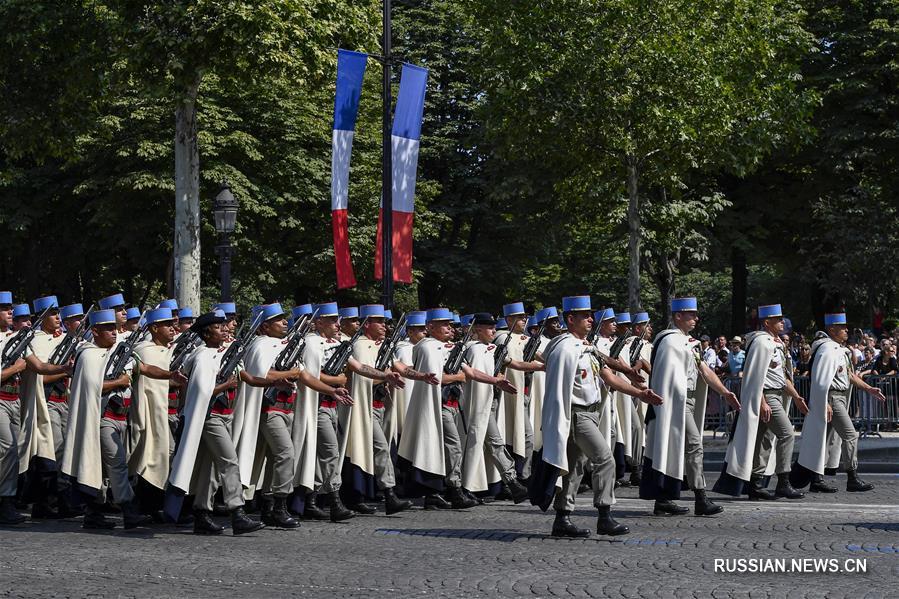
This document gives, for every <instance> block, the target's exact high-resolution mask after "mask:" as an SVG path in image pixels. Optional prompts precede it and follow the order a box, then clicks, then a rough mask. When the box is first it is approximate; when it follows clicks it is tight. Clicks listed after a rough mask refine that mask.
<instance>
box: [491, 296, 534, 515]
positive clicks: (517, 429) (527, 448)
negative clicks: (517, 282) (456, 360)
mask: <svg viewBox="0 0 899 599" xmlns="http://www.w3.org/2000/svg"><path fill="white" fill-rule="evenodd" d="M482 316H483V315H482ZM503 317H504V318H505V319H506V324H507V325H508V327H509V331H508V332H506V333H500V334H497V336H496V339H495V340H494V343H495V344H496V345H498V346H499V345H502V344H503V343H505V340H506V336H508V337H509V342H508V347H507V350H508V356H509V358H510V359H511V360H514V361H515V362H517V363H521V361H522V359H523V357H524V356H523V351H524V346H525V345H526V344H527V342H528V336H527V335H526V334H525V324H526V323H527V314H526V313H525V310H524V304H523V303H522V302H513V303H511V304H506V305H504V306H503ZM482 319H483V318H482ZM491 320H492V319H491ZM504 374H505V376H506V378H507V379H508V380H509V382H510V383H511V384H512V386H513V387H515V389H516V391H515V392H514V393H509V392H504V393H499V392H497V394H496V395H497V401H496V402H495V406H494V408H493V411H494V414H495V415H496V416H495V417H496V422H497V425H498V428H497V430H496V432H497V433H499V435H500V437H501V438H502V439H504V440H505V444H506V445H508V446H509V447H510V448H511V451H512V455H513V456H514V460H515V465H516V471H517V472H518V474H519V475H521V477H522V478H525V475H524V472H523V469H524V463H525V461H526V459H527V457H528V456H529V455H531V453H533V451H534V430H533V428H532V427H531V421H530V419H529V418H527V415H528V406H527V394H526V388H525V373H524V371H522V370H516V369H512V370H511V372H507V371H504ZM493 440H495V439H491V442H492V441H493ZM504 484H506V485H507V486H508V484H507V483H505V482H504ZM513 496H514V494H513ZM522 499H523V494H522Z"/></svg>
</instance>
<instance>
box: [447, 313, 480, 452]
mask: <svg viewBox="0 0 899 599" xmlns="http://www.w3.org/2000/svg"><path fill="white" fill-rule="evenodd" d="M472 334H474V326H470V327H468V331H466V333H465V336H464V337H462V340H461V341H457V342H456V345H454V346H453V349H451V350H450V353H449V355H448V356H447V357H446V362H444V364H443V372H444V373H445V374H459V371H460V370H462V362H463V360H464V359H465V346H466V345H467V344H468V342H469V341H470V340H471V336H472ZM441 395H442V398H443V400H444V401H446V400H447V399H456V400H458V399H459V398H461V397H462V384H461V383H450V384H449V385H444V386H443V389H442V390H441ZM459 416H460V417H461V419H462V429H463V431H464V432H465V434H466V435H467V434H468V421H467V419H466V418H465V412H464V411H463V409H462V404H461V403H460V404H459Z"/></svg>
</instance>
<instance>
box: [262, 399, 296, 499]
mask: <svg viewBox="0 0 899 599" xmlns="http://www.w3.org/2000/svg"><path fill="white" fill-rule="evenodd" d="M292 427H293V414H287V413H285V412H265V413H263V414H262V426H261V428H262V436H263V437H264V438H265V444H266V445H267V446H268V457H269V458H270V464H269V466H268V468H271V489H270V490H271V492H272V493H273V494H274V495H275V497H287V496H288V495H290V493H291V492H292V491H293V473H294V463H295V460H294V455H293V437H292V436H291V432H290V431H291V429H292ZM266 478H268V477H266ZM266 486H268V485H266ZM267 490H268V489H267Z"/></svg>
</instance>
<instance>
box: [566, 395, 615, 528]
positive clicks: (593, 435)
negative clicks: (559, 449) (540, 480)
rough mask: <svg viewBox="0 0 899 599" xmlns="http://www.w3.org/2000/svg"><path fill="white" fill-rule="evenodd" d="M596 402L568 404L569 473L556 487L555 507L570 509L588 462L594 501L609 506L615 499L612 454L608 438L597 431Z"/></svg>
mask: <svg viewBox="0 0 899 599" xmlns="http://www.w3.org/2000/svg"><path fill="white" fill-rule="evenodd" d="M599 406H600V404H599V403H596V404H594V405H592V406H589V407H583V406H576V405H572V406H571V432H570V433H569V434H568V447H567V454H568V470H569V471H568V474H566V475H565V476H563V477H562V488H561V489H560V490H558V491H556V498H555V502H554V504H553V507H554V508H555V509H556V511H567V512H570V511H573V510H574V503H575V501H574V500H575V497H577V490H578V487H579V486H580V484H581V479H582V478H583V476H584V469H585V467H586V466H587V464H588V462H589V463H590V465H591V466H592V482H593V505H594V506H596V507H602V506H610V505H612V504H613V503H614V502H615V495H614V491H615V458H614V457H613V456H612V450H611V448H610V447H609V442H608V441H607V440H606V439H605V438H604V437H603V435H602V433H601V432H600V431H599V419H600V412H599V409H600V408H599Z"/></svg>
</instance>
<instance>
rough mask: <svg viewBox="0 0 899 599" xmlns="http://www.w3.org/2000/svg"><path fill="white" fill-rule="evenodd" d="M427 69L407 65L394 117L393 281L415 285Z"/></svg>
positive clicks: (377, 257)
mask: <svg viewBox="0 0 899 599" xmlns="http://www.w3.org/2000/svg"><path fill="white" fill-rule="evenodd" d="M427 82H428V70H427V69H423V68H421V67H417V66H415V65H411V64H404V65H403V71H402V74H401V76H400V90H399V94H398V96H397V100H396V111H395V112H394V115H393V132H392V135H391V147H392V151H391V162H392V164H393V177H392V179H393V183H392V190H393V191H392V196H393V215H392V217H393V244H392V247H393V280H394V281H398V282H400V283H411V282H412V221H413V216H414V214H415V175H416V170H417V168H418V144H419V139H420V138H421V120H422V114H423V113H424V107H425V88H426V87H427ZM382 218H384V210H383V200H382V207H381V210H380V211H379V213H378V239H377V242H376V245H375V278H376V279H380V278H381V219H382Z"/></svg>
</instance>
